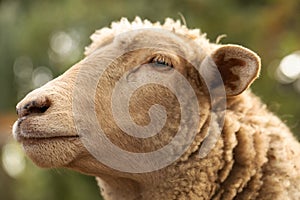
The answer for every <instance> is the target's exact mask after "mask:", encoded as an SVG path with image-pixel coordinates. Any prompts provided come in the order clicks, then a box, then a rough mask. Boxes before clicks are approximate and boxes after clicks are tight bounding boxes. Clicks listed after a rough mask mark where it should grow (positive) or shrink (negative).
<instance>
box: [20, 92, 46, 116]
mask: <svg viewBox="0 0 300 200" xmlns="http://www.w3.org/2000/svg"><path fill="white" fill-rule="evenodd" d="M50 106H51V101H50V100H49V99H48V98H47V97H41V98H38V99H35V100H31V101H29V102H27V103H26V104H25V105H23V106H21V107H20V108H17V114H18V116H19V117H24V116H27V115H31V114H39V113H44V112H46V111H47V110H48V108H49V107H50Z"/></svg>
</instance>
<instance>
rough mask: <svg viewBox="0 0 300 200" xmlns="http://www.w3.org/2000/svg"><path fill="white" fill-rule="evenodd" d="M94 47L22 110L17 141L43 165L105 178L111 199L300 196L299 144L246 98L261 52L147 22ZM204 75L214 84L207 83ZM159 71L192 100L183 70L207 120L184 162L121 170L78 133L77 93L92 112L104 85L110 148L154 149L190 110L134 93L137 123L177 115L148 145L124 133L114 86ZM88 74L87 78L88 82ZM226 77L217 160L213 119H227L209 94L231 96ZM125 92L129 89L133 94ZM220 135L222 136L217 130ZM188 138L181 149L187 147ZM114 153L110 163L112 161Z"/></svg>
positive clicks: (157, 92)
mask: <svg viewBox="0 0 300 200" xmlns="http://www.w3.org/2000/svg"><path fill="white" fill-rule="evenodd" d="M145 28H146V29H145ZM147 28H148V29H147ZM149 28H154V29H149ZM157 29H158V30H164V31H157ZM128 31H129V32H128ZM92 40H93V42H92V44H91V45H90V46H89V47H88V48H87V49H86V52H85V54H86V58H85V59H84V60H82V61H81V62H79V63H78V64H76V65H75V66H73V67H71V68H70V69H69V70H68V71H67V72H65V73H64V74H63V75H62V76H60V77H58V78H57V79H54V80H53V81H51V82H49V83H47V84H46V85H44V86H43V87H41V88H39V89H37V90H35V91H33V92H31V93H29V94H28V95H27V96H26V97H25V98H24V99H23V100H22V101H21V102H20V103H19V104H18V105H17V109H18V110H19V111H20V112H19V120H18V121H17V122H16V123H15V125H14V136H15V137H16V139H17V140H18V141H20V142H21V143H22V145H23V147H24V150H25V151H26V153H27V154H28V156H29V157H30V158H31V159H32V160H33V161H34V162H35V163H36V164H37V165H39V166H41V167H65V168H70V169H73V170H76V171H79V172H82V173H85V174H89V175H93V176H96V177H98V178H97V179H98V183H99V186H100V188H101V192H102V194H103V196H104V197H105V198H106V199H108V200H109V199H111V200H113V199H144V200H147V199H225V200H229V199H243V200H244V199H272V200H274V199H299V198H300V188H299V185H300V161H299V157H300V145H299V143H298V142H297V141H296V140H295V139H294V137H293V136H292V134H291V133H290V131H289V130H288V128H287V127H286V126H285V125H284V124H283V123H282V122H281V121H280V120H279V119H278V118H277V117H275V116H274V115H273V114H272V113H270V112H269V111H267V109H266V107H265V105H264V104H262V103H261V102H260V100H259V99H258V98H257V97H256V96H254V95H253V94H252V93H251V92H250V91H245V90H246V89H247V88H248V87H249V86H250V84H251V83H252V82H253V81H254V80H255V78H257V76H258V73H259V70H260V60H259V57H258V56H257V55H256V54H255V53H254V52H252V51H250V50H248V49H246V48H243V47H240V46H238V45H219V44H212V43H209V42H208V40H207V39H206V38H205V35H203V34H200V33H199V30H197V29H195V30H189V29H187V28H186V27H185V26H183V25H181V24H180V22H178V21H176V22H175V21H173V20H171V19H167V20H166V22H165V23H164V24H163V25H161V24H159V23H154V24H153V23H151V22H149V21H147V20H145V21H142V20H141V19H140V18H136V19H135V20H134V21H133V22H132V23H130V22H128V20H127V19H122V20H121V21H120V22H115V23H113V24H112V26H111V27H110V28H103V29H100V30H98V31H96V33H95V34H94V35H92ZM116 57H117V58H116ZM210 58H211V59H210ZM157 59H159V60H160V61H164V62H165V64H168V65H170V67H169V68H168V67H163V69H161V68H160V67H159V66H157V63H155V62H156V61H157ZM204 61H206V62H204ZM153 62H154V64H153ZM193 65H194V66H193ZM106 67H107V68H106ZM197 70H199V71H200V72H203V74H202V75H204V76H206V77H208V79H207V80H210V81H211V82H210V83H208V84H207V85H206V83H204V82H203V77H200V76H199V72H198V71H197ZM99 71H100V72H103V74H102V76H101V77H100V79H99V80H98V79H97V78H98V77H97V73H96V72H99ZM153 71H155V72H157V73H159V74H162V75H163V76H162V77H164V78H165V79H166V80H167V81H168V83H170V84H171V85H172V86H174V87H175V88H177V89H178V91H180V94H181V95H186V93H185V90H183V89H182V83H181V82H179V81H177V80H176V79H175V75H174V74H175V73H174V71H176V72H179V73H180V74H181V75H182V76H184V77H185V78H186V80H187V81H188V83H189V84H190V85H191V87H192V88H193V90H194V91H195V95H196V97H197V101H198V104H199V106H200V108H201V109H200V110H199V113H198V115H199V116H200V120H199V121H196V123H197V130H196V131H197V134H196V136H195V138H194V140H193V142H192V144H191V145H190V146H189V147H188V148H187V150H186V151H185V152H184V153H183V155H181V156H180V158H179V159H177V160H176V161H174V162H173V163H172V164H171V165H169V166H167V167H164V168H162V169H159V170H156V171H153V172H149V173H128V172H122V171H118V170H115V169H113V168H111V167H110V166H106V165H104V164H103V163H101V162H99V161H98V160H97V159H96V158H94V156H93V155H92V154H91V153H90V152H89V151H88V150H87V149H86V148H85V146H84V145H83V143H82V141H81V140H80V138H79V136H80V134H82V133H78V132H77V129H76V128H77V127H76V124H75V123H74V105H72V104H73V102H74V98H76V97H74V93H73V92H74V90H75V89H74V88H76V89H80V93H81V96H80V98H82V99H79V100H78V99H77V100H78V101H76V102H79V103H80V105H79V106H82V107H83V108H85V107H86V108H88V107H89V106H91V105H85V104H83V103H82V102H85V100H86V99H85V98H88V97H89V92H90V91H88V90H87V89H86V88H85V86H86V85H88V83H89V81H91V80H94V79H96V80H98V82H97V83H98V85H97V87H96V94H95V96H94V98H93V99H92V100H93V101H92V102H93V103H94V104H95V110H96V118H97V120H98V121H97V122H92V123H99V124H100V125H101V127H102V129H103V130H104V132H105V134H106V136H107V137H108V138H109V139H110V141H111V142H113V143H114V144H115V145H117V146H118V147H120V148H122V149H124V150H127V151H130V152H139V153H141V152H142V153H144V152H151V151H155V150H157V149H159V148H161V147H163V146H165V145H166V144H168V143H169V142H170V141H171V139H172V138H173V137H174V135H175V134H176V132H177V130H178V126H179V123H180V118H181V112H180V106H182V105H180V104H179V103H178V99H177V98H176V96H175V95H174V94H173V93H172V92H171V91H170V90H169V89H168V88H166V87H163V86H161V85H157V84H149V85H147V86H144V87H141V88H139V89H138V90H136V91H135V92H134V93H133V95H132V97H131V99H130V103H129V110H130V117H131V118H132V119H133V121H134V122H135V123H136V124H139V125H144V126H145V125H147V124H149V122H150V118H149V109H150V108H151V106H152V105H154V104H159V105H162V106H163V107H164V109H165V110H166V113H167V120H166V123H165V124H164V127H163V128H162V130H160V132H159V133H158V134H157V135H155V136H153V137H150V138H146V139H143V138H136V137H133V136H129V135H127V134H126V133H124V131H122V130H121V129H120V127H118V125H117V124H116V122H115V120H114V117H113V114H112V110H111V101H112V95H113V89H114V88H115V86H116V83H117V81H119V80H120V79H121V78H122V77H123V75H124V74H125V75H126V76H125V79H124V80H125V82H128V83H130V82H135V81H143V80H144V79H145V81H147V80H146V79H147V76H146V75H147V74H149V73H152V72H153ZM80 73H82V74H83V75H84V77H85V78H86V79H84V80H79V82H78V74H80ZM216 74H220V75H221V78H222V79H223V83H224V88H225V96H226V95H227V99H226V100H227V104H226V106H227V107H226V115H225V121H224V127H223V129H222V133H221V135H220V137H218V138H217V140H216V144H215V146H214V148H213V149H211V150H210V151H209V152H208V155H207V156H204V157H203V158H199V156H198V154H199V149H200V147H201V144H203V141H204V139H205V137H206V136H209V135H208V133H209V131H208V130H216V131H217V130H218V128H219V127H218V126H219V124H217V123H216V122H215V123H212V124H213V125H212V126H211V127H209V124H210V122H211V120H214V118H211V116H214V117H218V115H219V113H218V112H216V111H215V112H213V113H212V111H211V101H210V98H209V91H208V88H209V89H212V90H217V91H221V90H220V89H222V87H221V85H220V84H219V82H216V83H215V82H214V81H215V80H216ZM210 86H211V88H210ZM77 87H78V88H77ZM123 92H124V93H126V92H128V91H127V90H126V88H125V89H124V91H123ZM220 98H221V97H220ZM45 99H48V100H49V102H50V103H49V102H47V103H48V104H49V108H48V109H47V110H45V111H41V110H38V109H37V108H36V107H32V106H34V105H44V104H43V102H42V101H44V100H45ZM121 100H122V99H121ZM191 100H192V99H189V98H187V100H186V101H185V102H183V103H184V105H185V106H186V107H185V108H186V109H193V108H194V107H193V105H191V103H190V102H192V101H191ZM32 102H34V103H32ZM41 102H42V103H41ZM189 105H190V106H189ZM30 106H31V110H28V107H30ZM33 111H35V112H33ZM36 111H38V112H36ZM83 112H84V111H83ZM76 114H77V115H78V116H77V117H79V118H80V117H81V121H80V122H83V123H84V122H86V121H85V120H87V119H85V118H84V116H85V115H84V114H85V113H76ZM193 121H195V119H194V118H193V117H192V116H190V117H189V119H188V120H187V121H186V122H185V123H184V124H183V126H182V127H183V128H185V129H186V130H187V131H186V138H188V137H191V136H190V135H191V134H192V130H189V123H191V122H193ZM86 123H88V122H86ZM86 126H88V124H87V125H86ZM86 130H88V127H87V128H86ZM87 134H88V133H87ZM212 134H216V135H217V133H216V132H213V133H212ZM186 138H184V139H183V140H185V139H186ZM183 140H181V141H180V142H178V143H177V144H176V146H173V148H174V149H181V148H184V144H185V141H183ZM112 155H113V154H108V155H103V156H105V157H108V158H110V157H111V156H112ZM170 156H173V155H172V153H170ZM149 164H151V163H149Z"/></svg>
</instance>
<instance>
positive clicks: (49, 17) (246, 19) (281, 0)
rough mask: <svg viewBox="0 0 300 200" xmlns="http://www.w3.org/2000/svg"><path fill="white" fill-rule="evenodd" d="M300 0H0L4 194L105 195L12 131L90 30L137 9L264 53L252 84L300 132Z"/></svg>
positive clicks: (23, 198) (27, 197) (11, 199)
mask: <svg viewBox="0 0 300 200" xmlns="http://www.w3.org/2000/svg"><path fill="white" fill-rule="evenodd" d="M299 11H300V1H299V0H289V1H287V0H227V1H220V0H198V1H196V0H187V1H179V0H175V1H162V0H152V1H145V0H139V1H133V0H126V1H124V0H110V1H104V0H90V1H86V0H44V1H37V0H22V1H21V0H0V91H1V98H0V199H1V200H41V199H43V200H50V199H51V200H52V199H56V200H63V199H64V200H68V199H70V200H71V199H72V200H77V199H78V200H79V199H101V197H100V195H99V191H98V187H97V185H96V182H95V180H94V178H93V177H88V176H84V175H80V174H78V173H75V172H70V171H68V170H62V169H56V170H45V169H39V168H37V167H35V166H34V165H33V164H32V163H31V161H30V160H28V159H27V158H26V157H25V156H24V154H23V152H22V149H21V147H20V146H19V145H18V144H16V143H15V142H14V141H13V139H12V136H11V131H10V130H11V126H12V123H13V121H14V120H15V119H16V116H15V114H14V107H15V105H16V103H17V102H18V101H19V100H20V99H21V98H22V97H24V95H25V94H26V93H27V92H29V91H30V90H32V89H34V88H37V87H39V86H41V85H43V84H44V83H45V82H47V81H49V80H51V79H52V78H54V77H56V76H58V75H59V74H61V73H62V72H64V71H65V70H66V69H68V68H69V67H70V66H72V64H74V63H76V62H77V61H79V60H80V59H82V58H83V51H84V47H85V46H87V45H88V44H89V43H90V40H89V35H91V34H92V33H93V32H94V31H95V30H96V29H98V28H101V27H103V26H108V25H109V24H110V22H111V21H115V20H119V19H120V18H121V17H128V18H129V19H130V20H132V19H133V18H134V17H135V16H137V15H138V16H141V17H142V18H148V19H150V20H151V21H161V22H162V21H163V20H164V18H166V17H172V18H175V19H179V18H180V16H179V15H178V13H179V12H180V13H182V14H183V16H184V17H185V19H186V21H187V25H188V27H190V28H201V30H202V31H203V32H206V33H207V34H208V38H209V39H210V40H211V41H215V40H216V38H217V37H218V36H219V35H221V34H226V35H227V37H226V38H224V39H222V43H235V44H241V45H244V46H246V47H248V48H250V49H252V50H254V51H256V52H257V53H258V54H259V55H260V56H261V58H262V63H263V69H262V74H261V77H260V78H259V79H258V80H257V81H256V82H255V83H254V85H253V87H252V89H253V91H254V92H255V93H256V94H257V95H259V96H260V97H261V98H262V99H263V101H265V102H266V103H267V105H268V106H269V108H270V109H271V110H272V111H273V112H275V113H277V114H278V115H279V116H280V117H281V118H282V119H283V120H284V121H285V122H286V123H287V124H288V125H289V127H290V128H291V129H292V131H293V132H294V133H295V134H297V133H298V135H297V136H298V137H299V136H300V123H299V118H300V102H299V99H300V53H299V51H300V21H299V19H300V12H299Z"/></svg>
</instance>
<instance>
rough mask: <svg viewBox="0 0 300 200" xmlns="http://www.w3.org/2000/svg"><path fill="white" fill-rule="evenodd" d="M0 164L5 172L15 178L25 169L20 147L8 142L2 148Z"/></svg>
mask: <svg viewBox="0 0 300 200" xmlns="http://www.w3.org/2000/svg"><path fill="white" fill-rule="evenodd" d="M2 164H3V168H4V170H5V172H6V173H7V174H8V175H9V176H11V177H13V178H17V177H18V176H19V175H20V174H22V172H23V171H24V169H25V157H24V153H23V151H22V149H21V148H20V146H19V145H17V144H15V143H8V144H6V145H5V146H4V147H3V149H2Z"/></svg>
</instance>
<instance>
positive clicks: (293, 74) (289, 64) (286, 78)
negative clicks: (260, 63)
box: [276, 51, 300, 84]
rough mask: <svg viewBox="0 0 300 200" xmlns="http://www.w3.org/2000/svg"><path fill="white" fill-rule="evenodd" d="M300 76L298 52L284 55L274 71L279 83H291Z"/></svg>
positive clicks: (299, 55) (299, 56) (299, 53)
mask: <svg viewBox="0 0 300 200" xmlns="http://www.w3.org/2000/svg"><path fill="white" fill-rule="evenodd" d="M299 76H300V52H299V51H298V52H294V53H292V54H290V55H287V56H286V57H284V58H283V59H282V60H281V62H280V64H279V67H278V69H277V71H276V78H277V80H278V81H279V82H281V83H284V84H285V83H291V82H294V81H296V80H297V79H298V78H299Z"/></svg>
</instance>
